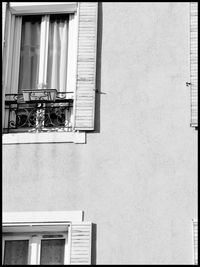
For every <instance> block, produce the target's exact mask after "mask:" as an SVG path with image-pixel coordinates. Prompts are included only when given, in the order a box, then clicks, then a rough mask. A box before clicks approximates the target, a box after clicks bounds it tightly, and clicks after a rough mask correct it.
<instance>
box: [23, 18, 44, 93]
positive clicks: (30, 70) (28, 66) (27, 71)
mask: <svg viewBox="0 0 200 267" xmlns="http://www.w3.org/2000/svg"><path fill="white" fill-rule="evenodd" d="M40 31H41V16H24V17H23V20H22V36H21V50H20V69H19V93H21V90H22V89H35V88H37V84H38V74H39V56H40Z"/></svg>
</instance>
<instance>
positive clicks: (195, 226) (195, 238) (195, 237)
mask: <svg viewBox="0 0 200 267" xmlns="http://www.w3.org/2000/svg"><path fill="white" fill-rule="evenodd" d="M193 246H194V264H195V265H198V222H197V220H193Z"/></svg>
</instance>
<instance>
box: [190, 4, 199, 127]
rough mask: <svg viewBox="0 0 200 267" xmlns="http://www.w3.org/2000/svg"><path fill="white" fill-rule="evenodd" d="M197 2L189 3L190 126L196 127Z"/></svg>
mask: <svg viewBox="0 0 200 267" xmlns="http://www.w3.org/2000/svg"><path fill="white" fill-rule="evenodd" d="M197 5H198V3H197V2H191V3H190V83H191V126H192V127H198V91H197V90H198V76H197V68H198V48H197V47H198V32H197V28H198V6H197Z"/></svg>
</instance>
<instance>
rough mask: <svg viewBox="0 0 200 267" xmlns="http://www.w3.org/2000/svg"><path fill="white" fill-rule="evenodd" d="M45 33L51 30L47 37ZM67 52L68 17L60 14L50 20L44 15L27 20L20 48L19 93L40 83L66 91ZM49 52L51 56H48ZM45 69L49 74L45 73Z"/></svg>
mask: <svg viewBox="0 0 200 267" xmlns="http://www.w3.org/2000/svg"><path fill="white" fill-rule="evenodd" d="M44 17H45V18H46V17H48V16H44ZM41 21H42V24H41ZM41 25H43V26H44V27H43V26H42V27H41ZM45 32H48V34H47V35H46V36H47V38H44V35H45ZM41 41H42V43H41ZM42 48H44V50H43V49H42ZM47 50H48V51H47ZM67 51H68V19H67V17H66V16H65V17H63V15H57V16H54V17H53V18H51V16H50V19H49V20H47V19H44V20H41V17H39V18H38V19H35V18H33V17H31V18H30V17H29V18H26V19H24V20H23V23H22V37H21V51H20V70H19V93H21V90H22V89H36V88H38V85H39V83H42V84H44V85H46V88H51V89H57V91H58V92H66V88H67ZM46 53H47V59H45V57H44V54H46ZM43 58H44V59H43ZM46 60H47V62H46ZM46 63H47V68H46V67H45V66H46ZM44 72H46V75H41V73H44ZM41 77H42V78H41ZM41 79H42V81H41Z"/></svg>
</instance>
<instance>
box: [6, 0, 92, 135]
mask: <svg viewBox="0 0 200 267" xmlns="http://www.w3.org/2000/svg"><path fill="white" fill-rule="evenodd" d="M4 6H5V5H4ZM4 10H5V9H4ZM3 14H6V15H5V16H4V17H5V23H4V25H5V33H4V32H3V38H4V40H3V92H4V97H5V102H4V111H3V113H4V114H3V117H4V118H3V119H4V120H3V122H4V123H3V128H4V133H15V132H52V131H56V132H57V131H64V132H66V131H67V132H68V131H76V130H93V129H94V110H95V109H94V102H95V90H96V88H95V80H96V79H95V74H96V36H97V34H96V32H97V3H96V2H94V3H84V2H81V3H76V2H65V3H56V2H51V3H50V4H49V5H47V4H46V3H45V2H41V3H39V2H38V3H37V2H30V3H25V2H17V3H14V2H9V3H7V6H6V12H3ZM3 30H4V29H3Z"/></svg>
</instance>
